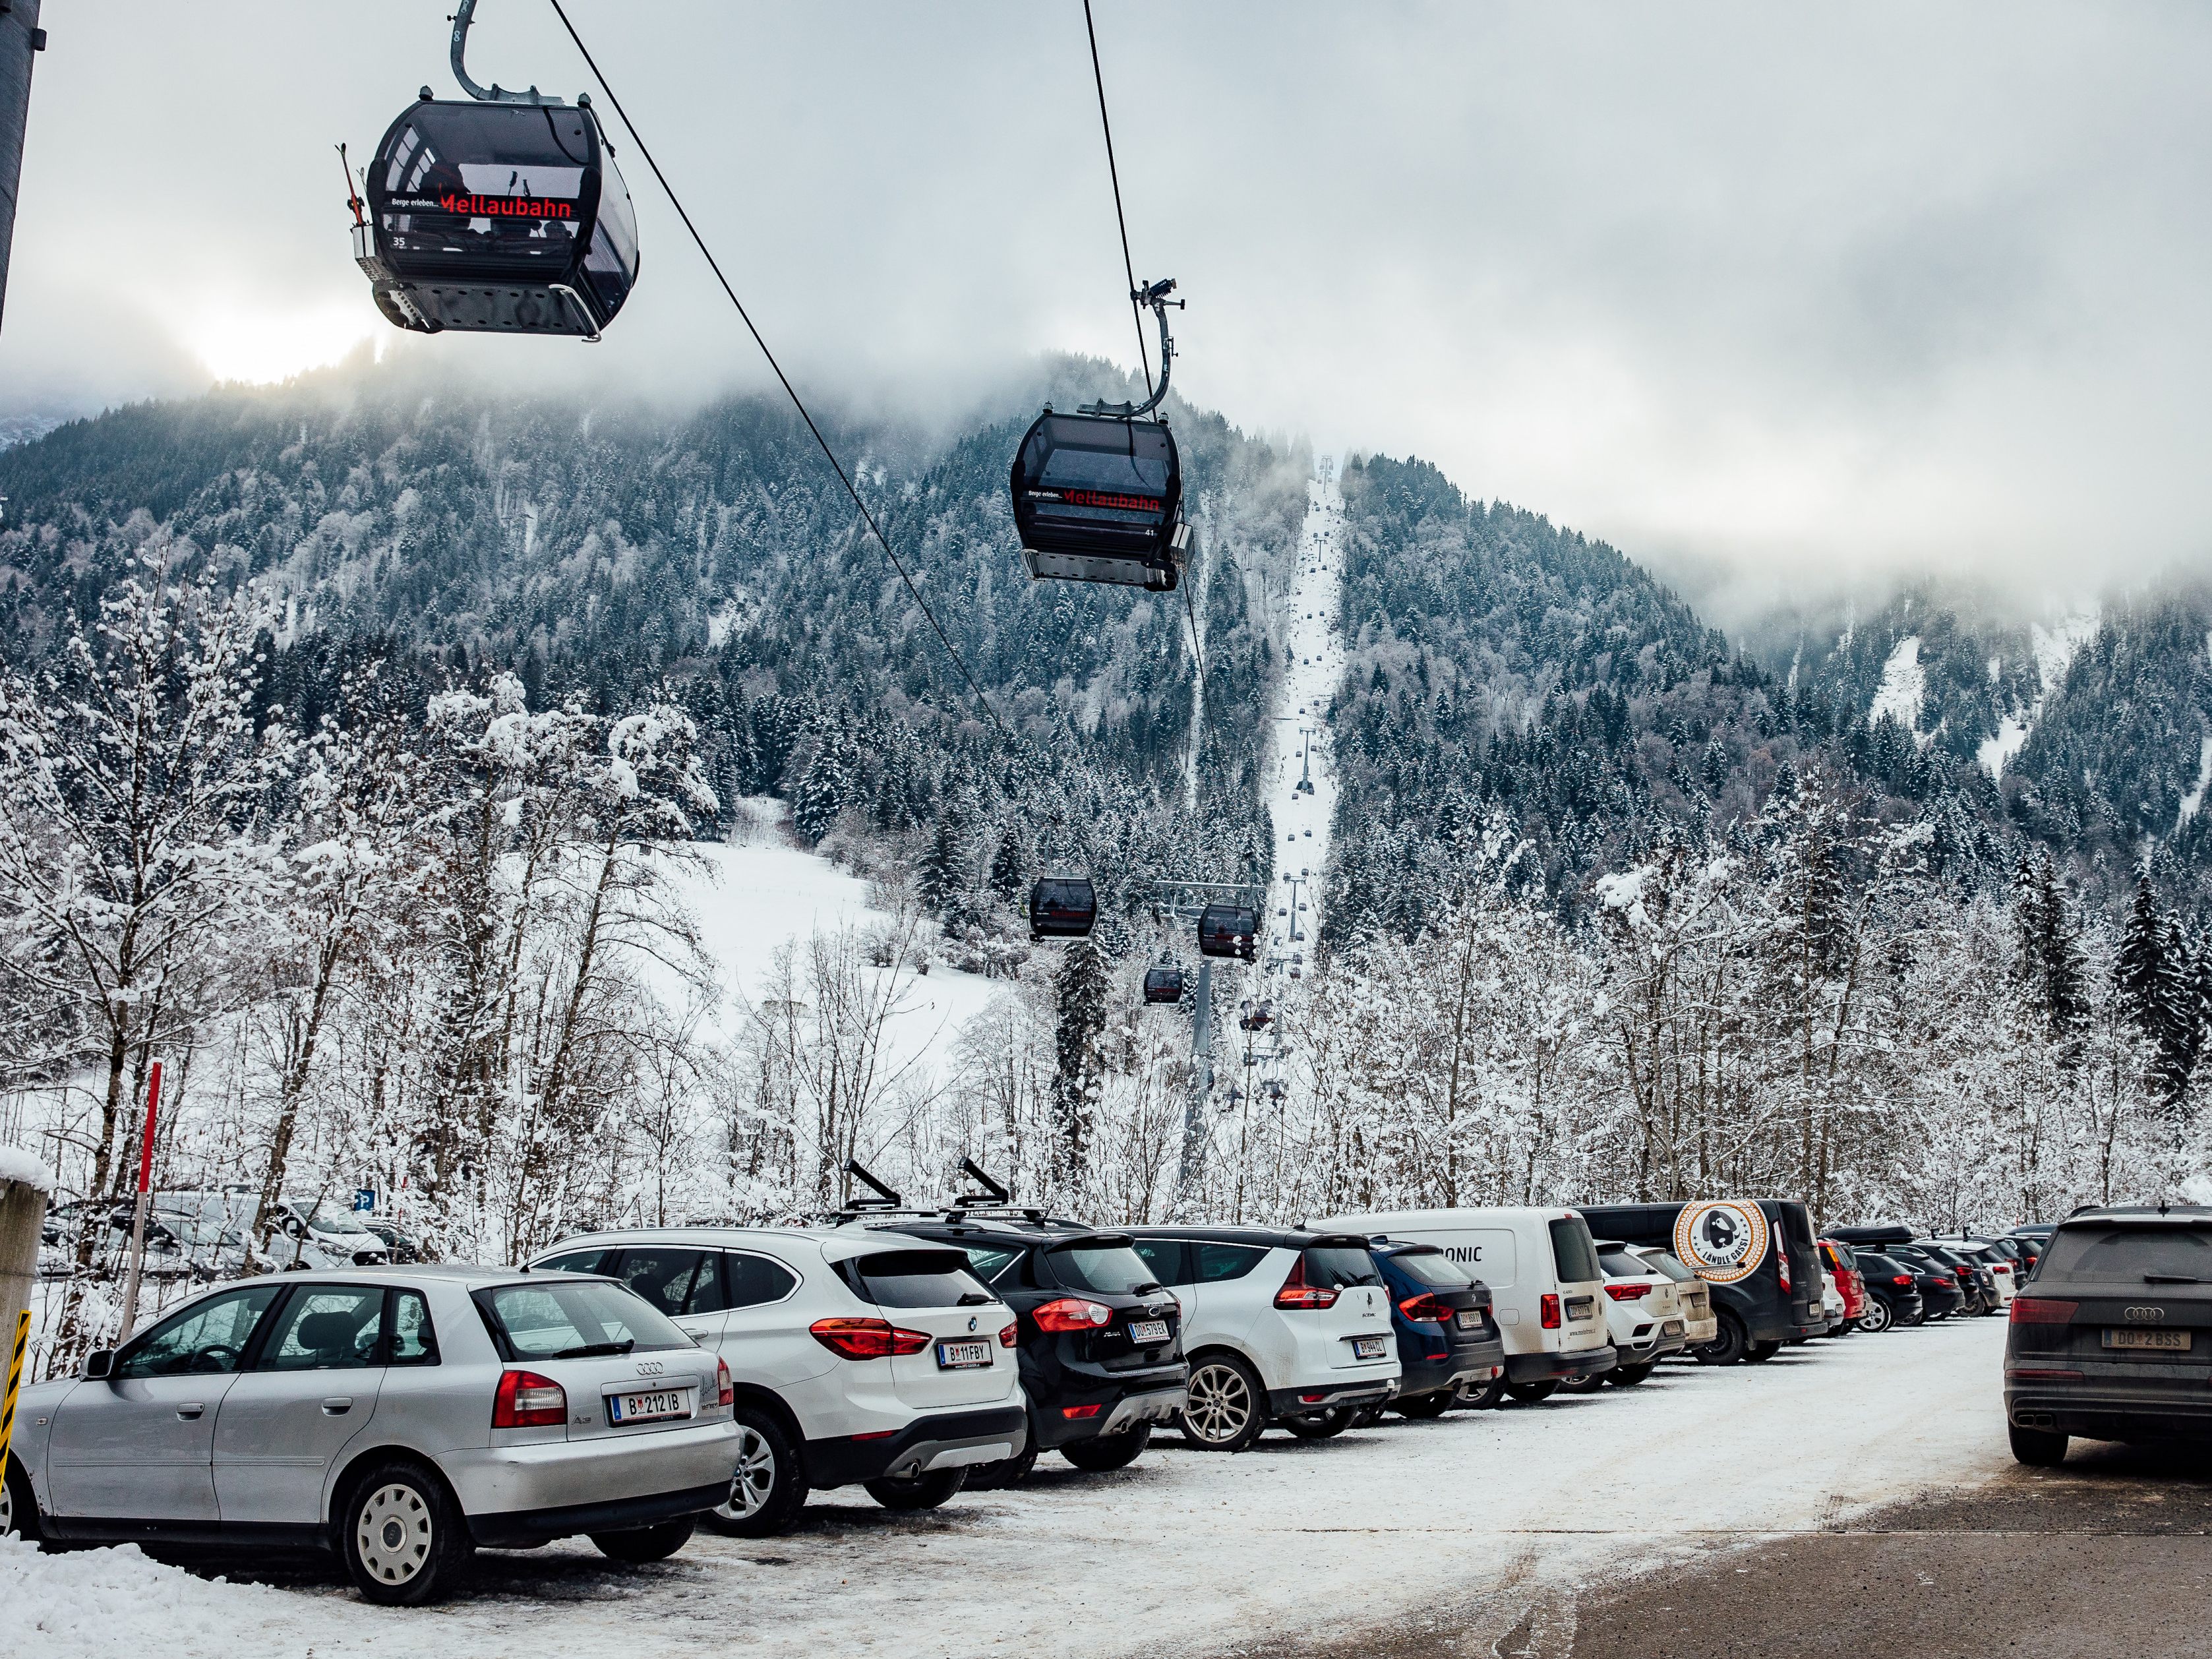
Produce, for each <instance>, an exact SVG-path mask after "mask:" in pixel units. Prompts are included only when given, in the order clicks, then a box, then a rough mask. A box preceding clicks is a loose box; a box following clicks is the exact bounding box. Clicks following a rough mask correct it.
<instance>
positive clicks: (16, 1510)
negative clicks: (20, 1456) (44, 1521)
mask: <svg viewBox="0 0 2212 1659" xmlns="http://www.w3.org/2000/svg"><path fill="white" fill-rule="evenodd" d="M4 1475H5V1478H4V1479H0V1538H21V1539H24V1540H27V1541H30V1542H32V1543H36V1542H37V1541H38V1540H39V1537H40V1529H39V1500H38V1499H37V1498H33V1496H32V1495H31V1480H30V1477H29V1476H28V1475H27V1474H24V1473H23V1466H22V1465H21V1463H18V1462H16V1461H15V1459H14V1458H13V1457H12V1456H11V1457H9V1459H8V1466H7V1468H6V1470H5V1471H4Z"/></svg>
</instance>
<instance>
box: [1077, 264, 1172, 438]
mask: <svg viewBox="0 0 2212 1659" xmlns="http://www.w3.org/2000/svg"><path fill="white" fill-rule="evenodd" d="M1175 285H1176V279H1175V278H1174V277H1172V276H1167V277H1163V278H1162V279H1161V280H1160V281H1158V282H1157V283H1144V284H1142V285H1141V286H1139V287H1137V288H1133V289H1130V290H1129V302H1130V303H1131V304H1132V305H1138V306H1147V307H1151V309H1152V315H1153V316H1155V317H1157V318H1158V319H1159V324H1160V384H1159V386H1158V389H1157V390H1156V391H1154V392H1153V393H1152V396H1151V397H1149V398H1146V399H1145V401H1144V402H1143V403H1141V404H1130V403H1121V404H1084V405H1083V406H1082V407H1081V408H1080V409H1079V410H1077V411H1076V412H1077V413H1078V414H1082V415H1104V416H1109V418H1111V419H1113V420H1117V421H1134V420H1140V419H1142V418H1143V417H1144V416H1147V415H1149V414H1151V413H1152V411H1153V410H1156V409H1158V407H1159V406H1160V404H1162V403H1163V402H1164V400H1165V399H1166V398H1167V395H1168V376H1169V374H1170V373H1171V372H1172V371H1173V369H1174V368H1175V339H1174V337H1172V336H1171V335H1170V334H1169V332H1168V307H1170V306H1173V307H1175V308H1176V310H1177V311H1181V310H1182V308H1183V301H1181V300H1170V299H1169V298H1168V295H1170V294H1172V293H1174V292H1175Z"/></svg>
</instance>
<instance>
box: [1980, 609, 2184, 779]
mask: <svg viewBox="0 0 2212 1659" xmlns="http://www.w3.org/2000/svg"><path fill="white" fill-rule="evenodd" d="M2102 617H2103V612H2102V611H2100V609H2099V608H2098V607H2096V606H2094V605H2093V606H2091V607H2090V608H2089V609H2088V610H2087V611H2076V612H2075V613H2074V614H2073V615H2072V616H2070V617H2067V618H2066V620H2065V621H2063V622H2062V623H2059V624H2058V626H2057V627H2056V628H2045V627H2042V626H2041V625H2038V626H2036V627H2034V628H2032V629H2029V630H2028V639H2029V642H2030V646H2031V648H2032V649H2033V651H2034V653H2035V676H2036V681H2037V684H2038V685H2039V688H2040V689H2039V690H2038V691H2037V693H2036V697H2035V702H2034V703H2033V705H2032V706H2031V707H2030V708H2028V710H2027V713H2026V714H2018V713H2015V714H2007V715H2006V716H2005V717H2004V718H2003V719H2002V720H1999V721H1998V722H1997V732H1996V736H1995V737H1993V738H1983V739H1982V741H1981V745H1980V747H1978V749H1976V750H1974V758H1975V759H1977V760H1978V761H1979V762H1981V763H1982V768H1983V769H1984V771H1986V772H1987V773H1988V774H1989V775H1990V776H1991V777H1993V778H2002V777H2003V776H2004V770H2005V768H2006V767H2008V766H2009V765H2011V764H2012V757H2014V756H2015V755H2017V754H2018V753H2020V751H2021V749H2022V748H2023V747H2024V746H2026V744H2027V738H2028V734H2029V733H2030V732H2033V731H2034V730H2035V724H2036V722H2037V721H2038V720H2041V719H2042V718H2043V711H2044V709H2045V708H2046V707H2047V706H2048V705H2049V704H2050V702H2051V698H2053V697H2055V696H2057V695H2058V693H2059V691H2060V690H2061V689H2063V687H2064V685H2065V684H2066V671H2067V670H2068V669H2069V668H2070V667H2072V666H2073V664H2074V653H2075V652H2077V651H2079V650H2080V649H2081V647H2083V646H2084V645H2087V643H2088V642H2089V641H2091V640H2093V639H2094V638H2096V636H2097V625H2098V623H2100V621H2101V620H2102ZM2205 648H2206V650H2207V651H2208V652H2212V635H2207V636H2206V643H2205ZM2000 666H2001V665H2000V663H1999V662H1998V660H1997V659H1996V658H1994V657H1992V658H1991V659H1990V678H1991V679H1995V678H1996V677H1997V672H1998V670H1999V667H2000ZM2208 741H2212V740H2208ZM2208 752H2212V751H2208ZM2199 799H2202V797H2201V795H2200V797H2199ZM2188 816H2189V814H2188V812H2187V811H2185V812H2184V813H2183V817H2185V818H2186V817H2188Z"/></svg>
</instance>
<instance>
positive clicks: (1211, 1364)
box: [1176, 1354, 1267, 1452]
mask: <svg viewBox="0 0 2212 1659" xmlns="http://www.w3.org/2000/svg"><path fill="white" fill-rule="evenodd" d="M1266 1401H1267V1396H1266V1395H1263V1394H1262V1393H1261V1391H1260V1379H1259V1378H1258V1377H1257V1376H1255V1375H1254V1374H1253V1370H1252V1368H1251V1367H1250V1366H1249V1365H1248V1364H1245V1363H1244V1362H1243V1360H1241V1359H1239V1358H1237V1357H1236V1356H1235V1355H1233V1354H1211V1355H1209V1356H1207V1357H1206V1358H1204V1359H1201V1360H1200V1361H1199V1362H1198V1363H1197V1364H1194V1365H1193V1366H1192V1367H1191V1368H1190V1383H1189V1389H1188V1404H1187V1405H1185V1406H1184V1407H1183V1409H1182V1416H1181V1417H1179V1418H1178V1419H1176V1423H1177V1425H1178V1426H1179V1427H1180V1428H1181V1429H1182V1437H1183V1438H1184V1439H1186V1440H1188V1441H1189V1442H1190V1443H1191V1444H1192V1445H1194V1446H1199V1447H1202V1448H1203V1449H1206V1450H1207V1451H1229V1452H1239V1451H1243V1449H1244V1448H1245V1447H1247V1446H1249V1445H1250V1444H1251V1443H1253V1442H1254V1441H1255V1440H1257V1439H1258V1438H1259V1437H1260V1431H1261V1430H1262V1429H1264V1428H1266V1427H1267V1404H1266Z"/></svg>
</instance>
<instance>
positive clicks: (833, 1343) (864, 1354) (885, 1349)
mask: <svg viewBox="0 0 2212 1659" xmlns="http://www.w3.org/2000/svg"><path fill="white" fill-rule="evenodd" d="M807 1329H808V1330H809V1332H811V1334H812V1335H813V1338H814V1340H816V1341H817V1342H819V1343H820V1344H821V1345H822V1346H823V1347H825V1348H827V1349H829V1352H832V1353H834V1354H836V1355H837V1356H838V1357H840V1358H844V1359H889V1358H890V1357H891V1356H892V1355H893V1354H902V1353H920V1352H921V1351H922V1350H923V1349H924V1348H926V1347H927V1346H929V1338H928V1337H927V1335H926V1334H923V1333H922V1332H921V1331H908V1330H902V1329H901V1328H899V1327H898V1326H896V1325H894V1324H892V1323H891V1322H890V1321H889V1320H888V1319H817V1320H816V1321H815V1322H813V1324H811V1325H810V1326H808V1327H807Z"/></svg>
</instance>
